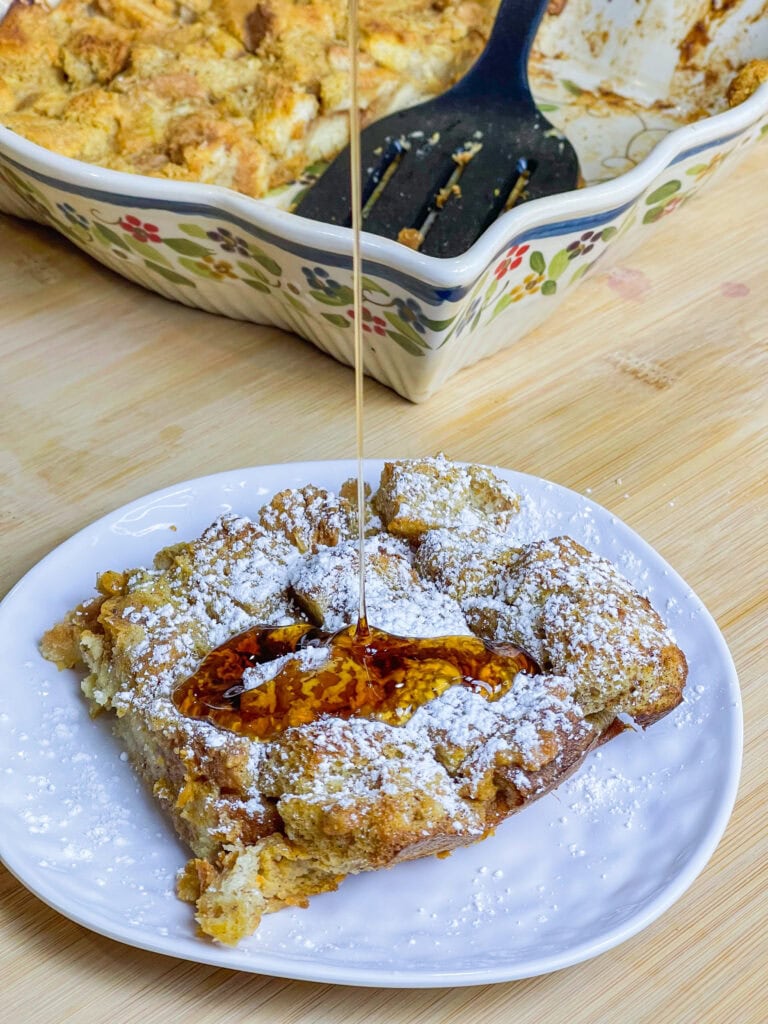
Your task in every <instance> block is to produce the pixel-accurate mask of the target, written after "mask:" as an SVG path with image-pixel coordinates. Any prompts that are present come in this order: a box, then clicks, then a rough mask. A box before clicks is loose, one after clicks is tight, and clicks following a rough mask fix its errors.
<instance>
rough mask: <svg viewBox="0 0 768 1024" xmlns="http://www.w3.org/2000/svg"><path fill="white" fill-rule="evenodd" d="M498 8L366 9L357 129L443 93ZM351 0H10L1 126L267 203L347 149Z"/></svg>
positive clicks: (1, 35)
mask: <svg viewBox="0 0 768 1024" xmlns="http://www.w3.org/2000/svg"><path fill="white" fill-rule="evenodd" d="M497 6H498V0H363V2H362V3H361V4H360V10H359V25H360V32H359V34H360V55H359V71H358V80H359V93H360V100H361V107H362V119H363V123H364V124H366V123H369V122H370V121H372V120H375V119H376V118H377V117H380V116H382V115H383V114H385V113H389V112H390V111H394V110H397V109H400V108H403V107H405V106H409V105H411V104H412V103H414V102H416V101H418V100H420V99H426V98H428V97H431V96H435V95H437V94H438V93H440V92H443V91H444V90H445V89H447V88H448V87H449V86H450V85H452V84H453V82H454V81H456V80H457V79H458V78H460V77H461V75H462V74H463V73H464V71H466V70H467V68H468V67H469V65H470V64H471V63H472V62H473V61H474V60H475V58H476V57H477V56H478V54H479V53H480V51H481V50H482V48H483V46H484V44H485V40H486V39H487V36H488V33H489V30H490V26H491V24H492V21H493V17H494V15H495V11H496V7H497ZM348 107H349V50H348V47H347V3H346V0H303V2H300V0H183V2H180V0H61V3H59V4H55V3H53V2H52V3H50V5H49V4H46V3H44V2H33V3H27V2H24V3H22V2H20V0H15V2H14V3H13V4H12V6H11V8H10V10H9V11H8V13H7V15H6V17H5V18H4V19H3V20H2V22H1V23H0V123H2V124H4V125H6V126H7V127H9V128H11V129H13V130H14V131H15V132H18V133H19V134H20V135H23V136H24V137H25V138H28V139H30V140H31V141H32V142H36V143H38V144H39V145H41V146H44V147H45V148H46V149H50V150H53V151H54V152H56V153H61V154H63V155H64V156H69V157H74V158H75V159H78V160H84V161H86V162H87V163H93V164H98V165H100V166H102V167H109V168H112V169H114V170H118V171H129V172H133V173H137V174H145V175H152V176H159V177H162V178H170V179H174V180H179V181H199V182H204V183H207V184H213V185H224V186H227V187H229V188H232V189H235V190H237V191H239V192H243V193H245V194H246V195H249V196H255V197H259V196H263V195H265V194H266V193H267V192H269V191H270V190H272V189H274V188H277V187H278V186H280V185H282V184H284V183H287V182H290V181H293V180H295V179H296V178H298V177H299V176H300V175H301V174H302V172H304V171H305V169H307V168H308V167H311V166H312V165H313V164H315V163H317V162H318V161H325V160H328V159H330V158H332V157H333V156H335V155H336V153H338V152H339V151H340V150H342V149H343V148H344V146H345V145H346V144H347V142H348V139H349V116H348Z"/></svg>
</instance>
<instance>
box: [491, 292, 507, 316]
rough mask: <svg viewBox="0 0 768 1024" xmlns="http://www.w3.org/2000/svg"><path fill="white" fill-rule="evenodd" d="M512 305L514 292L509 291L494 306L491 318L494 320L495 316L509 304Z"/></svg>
mask: <svg viewBox="0 0 768 1024" xmlns="http://www.w3.org/2000/svg"><path fill="white" fill-rule="evenodd" d="M511 305H512V292H507V293H506V294H505V295H502V296H501V298H500V299H499V301H498V302H497V303H496V305H495V306H494V307H493V312H492V313H491V320H493V318H494V317H496V316H498V315H499V313H502V312H503V311H504V310H505V309H506V308H507V306H511Z"/></svg>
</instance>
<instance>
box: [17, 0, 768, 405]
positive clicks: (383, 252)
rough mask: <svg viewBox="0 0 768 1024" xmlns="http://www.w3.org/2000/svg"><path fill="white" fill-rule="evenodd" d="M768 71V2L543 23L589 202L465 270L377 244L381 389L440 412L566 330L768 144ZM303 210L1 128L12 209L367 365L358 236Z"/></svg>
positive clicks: (506, 235) (162, 281)
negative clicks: (669, 220) (761, 64)
mask: <svg viewBox="0 0 768 1024" xmlns="http://www.w3.org/2000/svg"><path fill="white" fill-rule="evenodd" d="M5 6H7V5H5ZM766 56H768V4H767V3H766V2H765V0H741V2H738V0H737V2H736V3H729V4H722V5H720V4H715V3H707V2H701V0H699V2H693V0H667V2H662V0H645V2H642V0H640V2H638V0H613V2H598V0H569V2H568V3H567V5H566V6H565V8H564V10H563V11H562V13H561V14H559V15H558V16H556V17H549V18H547V19H545V22H544V23H543V25H542V28H541V30H540V32H539V34H538V36H537V40H536V47H535V53H534V56H533V58H532V63H531V81H532V85H533V89H534V93H535V95H536V98H537V102H538V103H539V105H540V106H541V107H542V109H543V110H545V112H546V114H547V117H548V118H549V119H550V120H551V121H552V122H553V123H554V124H556V125H557V127H558V128H560V129H561V130H563V131H565V132H566V133H567V135H568V137H569V138H570V139H571V141H572V142H573V143H574V145H575V147H576V149H577V151H578V153H579V158H580V163H581V168H582V173H583V176H584V179H585V187H583V188H581V189H579V190H577V191H574V192H569V193H566V194H561V195H557V196H552V197H547V198H543V199H538V200H533V201H531V202H529V203H526V204H523V205H522V206H520V207H518V208H516V209H513V210H511V211H509V212H508V213H506V214H504V215H503V216H502V217H500V218H499V219H498V220H497V221H496V222H495V223H494V224H493V225H492V226H491V227H490V228H489V229H488V230H487V231H486V232H485V233H484V235H483V236H482V237H481V238H480V239H479V240H478V241H477V242H476V243H475V244H474V245H473V246H472V248H471V249H470V250H469V251H468V252H466V253H465V254H464V255H462V256H460V257H456V258H452V259H447V260H439V259H436V258H433V257H428V256H423V255H421V254H419V253H416V252H413V251H411V250H410V249H407V248H405V247H404V246H401V245H399V244H398V243H396V242H394V241H389V240H387V239H382V238H377V237H374V236H372V235H366V236H365V237H364V242H363V256H364V260H365V267H364V309H363V330H364V341H365V346H366V351H365V368H366V372H367V373H368V374H370V375H371V376H373V377H375V378H376V379H378V380H379V381H381V382H382V383H384V384H386V385H388V386H390V387H392V388H394V389H395V390H396V391H397V392H399V394H401V395H403V396H404V397H405V398H408V399H410V400H412V401H416V402H418V401H422V400H424V399H426V398H428V397H429V396H430V395H431V394H433V393H434V392H435V390H436V389H438V388H439V387H441V385H443V384H444V383H445V382H446V381H447V380H448V379H449V378H450V377H451V376H452V375H453V374H454V373H455V372H456V371H458V370H460V369H461V368H462V367H465V366H468V365H470V364H472V363H474V362H476V361H477V360H479V359H481V358H483V357H484V356H487V355H489V354H491V353H492V352H495V351H497V350H498V349H501V348H503V347H504V346H507V345H510V344H512V343H513V342H515V341H516V340H518V339H519V338H521V337H522V336H523V335H525V334H526V333H527V332H528V331H530V330H531V329H532V328H533V327H536V326H537V325H539V324H540V323H542V322H543V321H545V320H547V319H550V318H551V317H552V314H553V313H554V312H555V310H556V309H557V308H558V306H559V304H560V302H561V301H562V299H563V298H564V297H565V295H567V294H568V293H569V292H570V291H572V289H574V288H575V287H577V285H578V282H579V281H580V280H581V279H582V278H583V277H584V276H585V274H587V273H588V272H589V271H590V270H591V269H592V268H593V267H594V266H595V264H596V263H597V262H598V261H600V264H601V268H605V269H607V268H608V267H609V265H610V263H611V262H613V263H615V262H616V261H617V260H619V259H620V258H621V257H623V256H624V255H626V253H627V251H628V250H629V249H630V248H631V247H633V246H634V245H636V244H638V243H640V242H642V240H643V238H644V237H646V235H647V234H648V232H649V231H651V230H652V228H653V225H654V224H656V223H657V222H658V221H659V220H661V219H662V218H664V217H667V216H669V215H671V214H672V213H673V212H674V211H675V210H677V209H679V207H680V206H681V205H683V204H684V203H687V202H688V201H689V200H690V199H691V198H692V197H694V196H696V195H697V194H698V193H699V192H700V191H702V190H704V189H705V188H706V187H707V186H708V185H709V184H710V183H711V182H712V181H714V180H715V179H716V178H717V177H719V176H720V175H722V174H723V173H724V172H726V173H728V172H730V169H731V168H732V167H733V166H734V165H735V163H736V162H737V160H738V159H739V157H740V156H741V155H742V154H743V153H744V152H745V151H746V150H747V149H748V148H749V147H750V146H752V145H753V144H755V143H757V142H758V140H760V139H761V137H763V136H765V135H766V134H767V133H768V85H763V86H762V87H761V88H760V89H758V90H757V92H755V93H754V94H753V95H752V96H751V97H750V98H749V99H748V100H746V101H745V102H744V103H742V104H740V105H739V106H737V107H734V108H733V109H727V104H726V100H725V96H726V91H727V87H728V83H729V81H730V79H731V78H732V77H733V74H734V70H735V69H736V68H738V67H740V66H741V65H742V64H743V63H745V62H746V61H747V60H750V59H754V58H758V57H766ZM288 198H290V196H289V193H282V194H281V195H280V196H274V197H270V198H268V199H263V200H256V199H250V198H248V197H246V196H243V195H240V194H238V193H236V192H233V191H230V190H228V189H224V188H220V187H217V186H211V185H202V184H194V183H187V182H172V181H168V180H164V179H160V178H151V177H144V176H139V175H130V174H124V173H121V172H117V171H111V170H106V169H103V168H100V167H96V166H92V165H88V164H85V163H81V162H79V161H76V160H72V159H69V158H66V157H62V156H58V155H57V154H54V153H52V152H49V151H47V150H44V149H42V148H40V147H39V146H37V145H34V144H33V143H31V142H29V141H27V140H26V139H23V138H21V137H20V136H18V135H16V134H14V133H13V132H11V131H9V130H8V129H6V128H2V127H0V210H2V211H4V212H7V213H12V214H16V215H18V216H21V217H26V218H30V219H33V220H36V221H39V222H41V223H43V224H47V225H50V226H52V227H54V228H55V229H56V230H57V231H59V232H60V233H61V234H63V235H64V236H66V237H67V238H68V239H70V240H71V241H72V242H73V243H74V244H75V245H77V246H78V247H79V248H81V249H83V250H84V251H85V252H86V253H88V254H89V255H91V256H92V257H93V258H94V259H97V260H99V261H100V262H101V263H103V264H105V265H106V266H108V267H110V268H111V269H113V270H115V271H116V272H118V273H120V274H122V275H123V276H124V277H127V278H129V279H130V280H132V281H136V282H138V283H139V284H141V285H143V286H144V287H146V288H149V289H151V290H153V291H155V292H159V293H160V294H162V295H164V296H166V297H167V298H169V299H174V300H176V301H179V302H183V303H186V304H187V305H190V306H196V307H199V308H201V309H204V310H208V311H210V312H212V313H219V314H223V315H225V316H228V317H233V318H237V319H243V320H250V321H253V322H254V323H261V324H271V325H275V326H277V327H281V328H284V329H285V330H287V331H290V332H294V333H296V334H298V335H300V336H301V337H303V338H306V339H308V340H309V341H311V342H313V343H314V344H315V345H316V346H318V348H320V349H322V350H323V351H325V352H327V353H329V354H330V355H332V356H333V357H335V358H336V359H339V360H341V361H342V362H344V363H351V362H352V357H353V339H352V319H353V312H352V287H351V285H352V281H351V250H352V239H351V232H350V231H349V230H348V229H343V228H335V227H331V226H327V225H322V224H318V223H316V222H314V221H309V220H306V219H304V218H301V217H298V216H296V215H295V214H292V213H290V212H288V211H287V210H286V209H282V208H281V205H280V204H281V203H282V204H285V203H286V201H287V199H288ZM700 209H701V212H702V215H704V216H705V215H706V200H704V201H702V202H701V205H700ZM734 216H738V210H737V208H736V209H735V210H734ZM681 244H684V241H681ZM550 322H552V323H556V321H552V320H551V319H550ZM557 329H558V330H562V325H560V326H558V327H557Z"/></svg>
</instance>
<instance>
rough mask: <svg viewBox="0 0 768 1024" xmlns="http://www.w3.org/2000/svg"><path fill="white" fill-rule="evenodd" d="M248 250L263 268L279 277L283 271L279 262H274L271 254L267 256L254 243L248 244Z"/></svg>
mask: <svg viewBox="0 0 768 1024" xmlns="http://www.w3.org/2000/svg"><path fill="white" fill-rule="evenodd" d="M248 252H249V253H250V254H251V256H252V257H253V259H255V260H256V262H257V263H260V264H261V266H262V267H264V269H265V270H268V271H269V273H270V274H274V275H275V277H280V275H281V274H282V272H283V271H282V270H281V268H280V264H279V263H275V261H274V260H273V259H272V257H271V256H267V254H266V253H265V252H264V251H263V250H262V249H259V248H258V246H255V245H249V246H248Z"/></svg>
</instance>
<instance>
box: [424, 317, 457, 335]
mask: <svg viewBox="0 0 768 1024" xmlns="http://www.w3.org/2000/svg"><path fill="white" fill-rule="evenodd" d="M455 319H456V317H455V316H450V317H448V319H447V320H429V319H428V318H427V317H425V316H423V317H422V318H421V322H422V323H424V324H426V325H427V327H428V328H429V329H430V331H436V332H438V333H439V332H440V331H447V330H448V328H449V327H450V326H451V325H452V324H453V322H454V320H455Z"/></svg>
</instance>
